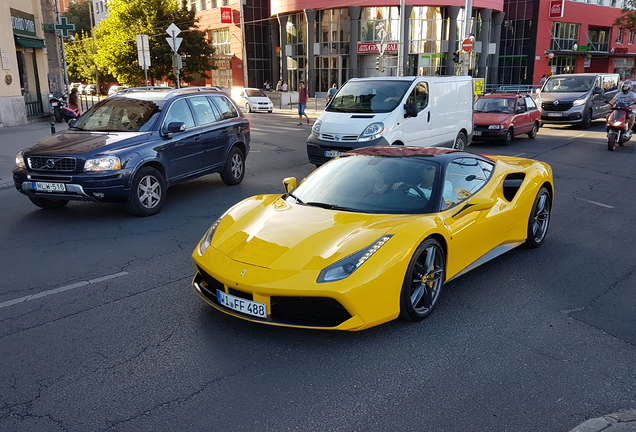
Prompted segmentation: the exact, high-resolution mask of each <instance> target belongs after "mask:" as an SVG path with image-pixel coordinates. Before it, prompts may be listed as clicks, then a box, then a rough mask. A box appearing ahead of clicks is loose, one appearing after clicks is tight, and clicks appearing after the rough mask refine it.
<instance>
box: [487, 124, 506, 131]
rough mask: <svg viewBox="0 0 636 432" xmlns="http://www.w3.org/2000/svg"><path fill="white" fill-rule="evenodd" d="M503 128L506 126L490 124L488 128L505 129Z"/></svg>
mask: <svg viewBox="0 0 636 432" xmlns="http://www.w3.org/2000/svg"><path fill="white" fill-rule="evenodd" d="M503 128H504V127H503V125H490V126H488V129H496V130H499V129H503Z"/></svg>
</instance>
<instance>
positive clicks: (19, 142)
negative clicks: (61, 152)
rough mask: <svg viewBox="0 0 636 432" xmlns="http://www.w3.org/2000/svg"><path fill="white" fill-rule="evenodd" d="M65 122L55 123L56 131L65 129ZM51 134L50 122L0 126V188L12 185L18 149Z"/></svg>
mask: <svg viewBox="0 0 636 432" xmlns="http://www.w3.org/2000/svg"><path fill="white" fill-rule="evenodd" d="M66 128H67V126H66V123H55V130H56V131H57V132H59V131H62V130H66ZM49 135H51V123H50V122H36V123H30V124H27V125H23V126H5V127H1V128H0V189H8V188H12V187H13V174H12V171H13V167H14V166H15V156H16V155H17V154H18V152H19V151H20V150H23V149H25V148H27V147H30V146H32V145H34V144H35V143H37V142H38V141H40V140H42V139H44V138H46V137H47V136H49Z"/></svg>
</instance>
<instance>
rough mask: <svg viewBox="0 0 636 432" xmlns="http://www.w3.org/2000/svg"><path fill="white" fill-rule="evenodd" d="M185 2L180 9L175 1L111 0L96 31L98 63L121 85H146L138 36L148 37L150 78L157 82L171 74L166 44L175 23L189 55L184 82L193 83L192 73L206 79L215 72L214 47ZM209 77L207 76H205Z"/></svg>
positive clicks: (182, 52) (184, 48)
mask: <svg viewBox="0 0 636 432" xmlns="http://www.w3.org/2000/svg"><path fill="white" fill-rule="evenodd" d="M187 5H188V3H187V2H186V1H183V2H182V4H181V6H180V7H179V6H178V5H177V4H176V2H174V1H173V0H112V1H109V2H108V10H109V13H108V17H107V18H106V19H105V20H103V21H102V22H100V23H99V26H98V27H97V28H96V29H95V38H96V43H97V47H98V49H97V55H96V57H95V62H96V63H97V65H98V66H99V67H101V68H108V70H109V71H110V72H111V73H112V75H113V76H114V77H115V78H116V80H117V81H118V82H119V83H120V84H128V85H139V84H141V83H143V80H144V71H143V69H142V68H141V66H140V65H139V63H138V60H137V41H136V35H144V34H145V35H148V41H149V46H150V47H149V48H150V63H151V66H150V68H149V69H148V77H149V78H154V79H157V80H160V79H163V78H164V77H167V78H168V79H170V80H174V79H175V78H176V77H174V76H173V75H172V49H171V48H170V46H169V45H168V43H167V42H166V38H167V37H168V33H167V32H166V29H167V28H168V26H169V25H170V24H172V23H174V24H175V25H176V26H177V27H179V28H180V29H181V33H180V34H179V35H178V37H181V38H183V42H182V43H181V46H180V47H179V53H180V54H181V55H187V56H188V61H187V66H186V67H185V68H184V69H183V70H182V71H181V79H182V81H185V82H189V81H192V78H191V76H192V75H193V74H197V73H198V74H201V75H202V76H206V75H205V72H206V71H209V70H210V69H212V65H211V61H210V55H211V54H213V52H214V51H213V48H212V46H211V45H210V44H208V43H207V42H206V41H205V33H204V32H202V31H200V30H198V19H197V18H196V16H195V12H193V11H190V10H189V9H188V7H187ZM206 77H207V76H206Z"/></svg>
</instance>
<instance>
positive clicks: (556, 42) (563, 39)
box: [550, 22, 579, 51]
mask: <svg viewBox="0 0 636 432" xmlns="http://www.w3.org/2000/svg"><path fill="white" fill-rule="evenodd" d="M578 39H579V24H573V23H561V22H554V23H552V43H551V44H550V49H552V50H556V51H562V50H573V49H574V44H575V43H578V42H577V41H578Z"/></svg>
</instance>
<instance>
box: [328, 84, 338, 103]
mask: <svg viewBox="0 0 636 432" xmlns="http://www.w3.org/2000/svg"><path fill="white" fill-rule="evenodd" d="M336 93H338V84H336V83H333V84H332V86H331V88H330V89H329V91H328V92H327V103H329V102H330V101H331V99H333V97H334V96H335V95H336Z"/></svg>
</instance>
